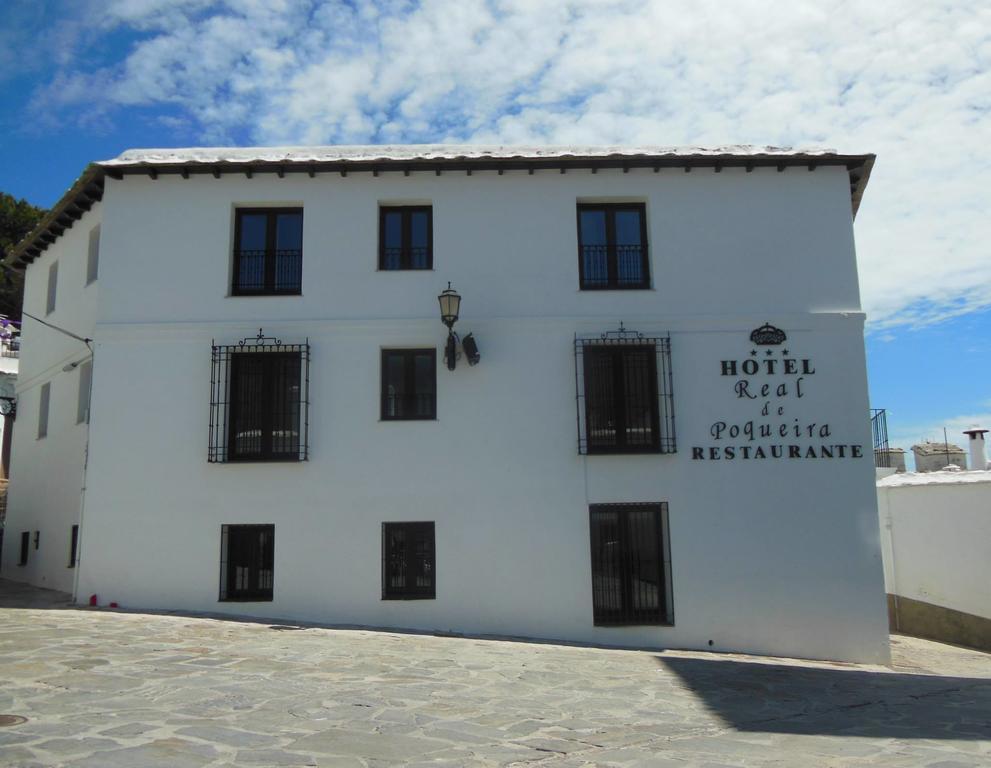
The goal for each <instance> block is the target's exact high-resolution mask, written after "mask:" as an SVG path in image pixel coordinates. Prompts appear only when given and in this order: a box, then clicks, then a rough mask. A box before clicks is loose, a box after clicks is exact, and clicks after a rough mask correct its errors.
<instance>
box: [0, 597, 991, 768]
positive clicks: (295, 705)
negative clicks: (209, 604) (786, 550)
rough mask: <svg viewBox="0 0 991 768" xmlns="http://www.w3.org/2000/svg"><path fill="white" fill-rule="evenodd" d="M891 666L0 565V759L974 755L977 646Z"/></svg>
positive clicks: (174, 765) (982, 728) (926, 651)
mask: <svg viewBox="0 0 991 768" xmlns="http://www.w3.org/2000/svg"><path fill="white" fill-rule="evenodd" d="M893 643H894V654H895V664H894V666H893V668H890V669H889V668H882V667H869V666H859V665H850V664H826V663H815V662H801V661H795V660H790V659H769V658H758V657H752V656H742V655H729V654H709V653H694V652H675V651H666V652H661V653H658V652H640V651H615V650H602V649H594V648H581V647H568V646H556V645H545V644H535V643H520V642H511V641H499V640H475V639H460V638H450V637H433V636H428V635H406V634H397V633H390V632H373V631H363V630H341V629H326V628H317V627H309V628H303V627H297V626H294V625H278V624H274V625H273V624H269V623H261V622H238V621H230V620H219V619H213V618H194V617H189V616H178V615H162V614H137V613H120V612H110V611H103V610H88V609H73V608H71V607H69V606H68V605H67V603H66V602H65V596H64V595H59V594H58V593H46V592H43V591H41V590H30V589H25V588H23V587H15V586H14V585H13V584H11V582H0V714H14V715H21V716H23V717H26V718H27V721H26V722H24V723H21V724H19V725H12V726H7V727H0V765H2V766H22V767H24V768H26V767H27V766H71V767H72V768H135V767H136V766H151V767H153V768H200V766H231V765H236V766H383V765H395V764H410V765H431V766H494V765H516V766H532V767H533V768H566V767H570V766H587V765H614V766H706V767H707V768H716V767H718V766H801V767H802V768H808V767H810V766H847V765H872V766H873V765H884V766H913V767H914V766H929V767H930V768H964V767H965V766H985V767H986V766H991V656H988V655H985V654H980V653H977V652H973V651H967V650H964V649H960V648H954V647H951V646H946V645H939V644H937V643H930V642H926V641H922V640H916V639H912V638H904V637H895V638H893Z"/></svg>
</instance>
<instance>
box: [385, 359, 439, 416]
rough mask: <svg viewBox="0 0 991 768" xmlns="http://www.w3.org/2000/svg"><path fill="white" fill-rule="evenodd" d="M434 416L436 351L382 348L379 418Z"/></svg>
mask: <svg viewBox="0 0 991 768" xmlns="http://www.w3.org/2000/svg"><path fill="white" fill-rule="evenodd" d="M436 418H437V350H436V349H383V350H382V419H383V420H384V421H391V420H410V419H436Z"/></svg>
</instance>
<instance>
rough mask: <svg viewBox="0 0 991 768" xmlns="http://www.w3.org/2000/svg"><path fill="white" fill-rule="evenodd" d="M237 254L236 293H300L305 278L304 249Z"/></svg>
mask: <svg viewBox="0 0 991 768" xmlns="http://www.w3.org/2000/svg"><path fill="white" fill-rule="evenodd" d="M234 255H235V259H234V293H235V294H238V295H244V294H280V293H288V294H296V293H300V291H301V288H302V278H303V270H302V267H303V252H302V251H301V250H298V249H286V250H273V251H268V250H250V251H249V250H242V251H237V252H236V253H235V254H234Z"/></svg>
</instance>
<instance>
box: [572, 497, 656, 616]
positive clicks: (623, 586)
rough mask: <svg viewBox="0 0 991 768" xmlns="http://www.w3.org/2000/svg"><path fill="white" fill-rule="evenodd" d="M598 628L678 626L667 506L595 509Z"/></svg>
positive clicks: (591, 515)
mask: <svg viewBox="0 0 991 768" xmlns="http://www.w3.org/2000/svg"><path fill="white" fill-rule="evenodd" d="M589 525H590V536H589V540H590V543H591V554H592V612H593V621H594V623H595V624H596V626H608V625H612V626H617V625H633V624H662V625H673V624H674V611H673V605H674V600H673V592H672V588H671V548H670V546H669V544H670V537H669V528H668V504H667V502H652V503H633V504H592V505H590V506H589Z"/></svg>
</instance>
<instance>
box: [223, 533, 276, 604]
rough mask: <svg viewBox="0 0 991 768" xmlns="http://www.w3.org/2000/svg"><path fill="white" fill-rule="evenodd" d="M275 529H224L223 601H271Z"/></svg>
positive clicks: (273, 578)
mask: <svg viewBox="0 0 991 768" xmlns="http://www.w3.org/2000/svg"><path fill="white" fill-rule="evenodd" d="M274 581H275V526H274V525H271V524H267V525H222V526H221V527H220V598H219V599H220V600H221V601H236V600H243V601H269V600H272V597H273V594H274Z"/></svg>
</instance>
